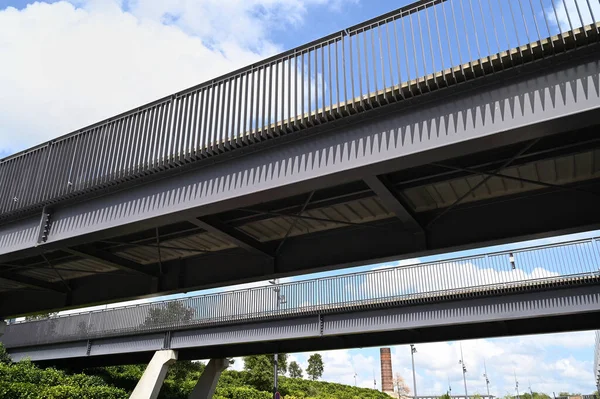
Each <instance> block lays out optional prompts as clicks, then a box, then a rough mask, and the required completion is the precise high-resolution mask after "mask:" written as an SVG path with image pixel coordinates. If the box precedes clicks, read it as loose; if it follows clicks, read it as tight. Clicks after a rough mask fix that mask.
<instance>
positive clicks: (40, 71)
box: [0, 0, 600, 395]
mask: <svg viewBox="0 0 600 399" xmlns="http://www.w3.org/2000/svg"><path fill="white" fill-rule="evenodd" d="M568 1H571V2H572V1H575V0H568ZM577 1H579V0H577ZM29 3H30V2H28V1H10V0H0V59H2V68H0V87H2V90H1V91H0V158H2V157H3V156H6V155H9V154H11V153H13V152H15V151H19V150H22V149H24V148H27V147H29V146H32V145H35V144H38V143H40V142H43V141H45V140H48V139H51V138H53V137H56V136H58V135H62V134H64V133H67V132H70V131H73V130H75V129H78V128H80V127H82V126H85V125H87V124H90V123H93V122H95V121H97V120H99V119H101V118H105V117H109V116H111V115H114V114H117V113H119V112H122V111H124V110H126V109H129V108H133V107H135V106H138V105H140V104H143V103H145V102H148V101H151V100H153V99H155V98H157V97H160V96H163V95H167V94H170V93H172V92H175V91H177V90H180V89H183V88H186V87H189V86H193V85H195V84H197V83H200V82H202V81H205V80H208V79H210V78H214V77H216V76H219V75H221V74H224V73H226V72H228V71H230V70H232V69H235V68H239V67H242V66H245V65H248V64H250V63H253V62H256V61H259V60H260V59H261V58H264V57H266V56H268V55H272V54H275V53H276V52H278V51H282V50H286V49H289V48H292V47H295V46H298V45H301V44H303V43H305V42H308V41H311V40H314V39H317V38H319V37H321V36H323V35H326V34H328V33H331V32H334V31H338V30H340V29H343V28H345V27H347V26H349V25H353V24H356V23H359V22H361V21H364V20H366V19H369V18H371V17H374V16H377V15H380V14H382V13H385V12H388V11H391V10H392V9H394V8H397V7H400V6H403V5H405V4H408V3H409V2H408V1H392V0H345V1H344V0H329V1H328V0H239V1H238V0H219V1H217V0H201V1H192V0H189V1H188V0H178V1H171V2H163V1H162V0H139V1H133V0H131V1H119V0H73V1H70V2H65V1H61V2H39V3H35V4H29ZM592 3H594V4H595V3H597V1H596V0H593V2H592ZM543 4H544V5H547V4H549V1H548V0H543ZM574 4H575V3H573V5H574ZM569 7H571V8H572V5H571V3H569V4H568V5H567V8H569ZM563 10H564V9H563ZM598 14H599V15H600V13H598ZM530 28H531V29H532V30H533V27H530ZM595 234H597V232H594V233H590V234H588V236H589V235H595ZM545 242H548V241H545ZM505 248H506V247H502V249H505ZM497 249H498V248H495V249H493V250H497ZM490 250H492V249H485V250H482V251H490ZM473 253H474V252H470V253H462V254H460V255H468V254H473ZM444 256H450V255H448V254H446V255H443V256H438V257H437V258H441V257H444ZM435 259H436V258H428V259H422V261H431V260H435ZM395 264H396V263H393V264H389V265H388V266H392V265H395ZM380 266H381V265H375V266H370V267H368V268H363V269H361V270H365V269H369V268H373V267H380ZM331 274H332V273H326V274H321V275H320V276H327V275H331ZM310 277H315V276H310ZM303 278H304V277H303ZM462 345H463V349H464V352H465V357H466V363H467V367H468V369H469V374H468V375H467V376H468V379H469V381H468V383H469V386H470V387H471V390H472V391H473V392H480V393H483V392H484V390H485V386H484V384H483V378H482V377H481V375H482V373H483V360H484V359H485V360H486V362H487V365H488V373H489V375H490V379H491V381H492V385H491V390H492V393H493V394H496V395H504V394H506V393H507V392H510V393H513V392H514V381H513V378H514V377H513V371H516V373H517V376H518V378H519V380H520V387H521V388H522V389H525V388H526V387H527V386H528V385H529V382H531V386H532V389H533V390H540V391H545V392H547V393H551V392H552V391H556V392H557V393H558V391H561V390H569V391H580V392H583V393H587V392H591V391H593V390H594V386H593V376H592V361H593V333H591V332H584V333H577V334H566V335H565V334H554V335H548V336H543V337H515V338H506V339H484V340H475V341H468V342H463V344H462ZM418 350H419V352H418V353H417V355H416V358H415V361H416V365H417V373H418V375H417V380H418V381H417V382H418V386H419V388H418V393H419V394H440V393H442V392H443V391H445V390H446V389H447V386H448V380H450V384H451V386H452V391H453V393H459V392H462V388H461V387H462V383H461V378H462V375H461V372H460V367H459V365H458V356H459V355H458V353H459V344H458V343H456V342H448V343H437V344H428V345H419V346H418ZM392 353H393V363H394V369H395V371H398V372H400V373H401V374H402V375H403V376H404V378H405V379H406V380H407V382H408V383H409V385H410V386H412V383H411V377H410V370H409V365H410V355H409V354H410V352H409V350H408V348H407V347H406V346H398V347H393V349H392ZM323 355H324V357H325V360H326V365H325V368H326V372H325V376H324V378H325V379H327V380H330V381H338V382H344V383H349V384H353V383H354V378H353V375H354V372H356V373H357V383H358V384H359V385H361V386H368V387H372V386H373V374H375V379H376V380H377V386H378V387H379V384H380V378H379V369H378V349H377V348H371V349H352V350H342V351H331V352H324V353H323ZM293 356H294V357H295V358H296V359H297V360H298V361H299V362H300V363H301V364H302V365H305V364H306V358H307V355H306V354H297V355H293ZM240 366H241V362H237V363H236V366H235V367H236V368H237V367H240Z"/></svg>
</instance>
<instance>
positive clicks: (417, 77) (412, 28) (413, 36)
mask: <svg viewBox="0 0 600 399" xmlns="http://www.w3.org/2000/svg"><path fill="white" fill-rule="evenodd" d="M407 17H408V21H409V22H410V37H411V41H412V47H413V60H414V62H415V81H416V85H417V89H418V90H419V92H420V93H421V94H423V89H422V88H421V83H420V82H419V77H420V76H419V74H420V72H419V62H418V60H417V59H418V57H417V43H416V40H415V28H414V26H413V21H412V15H411V14H410V13H409V14H408V15H407ZM425 78H427V76H425ZM425 80H427V79H425Z"/></svg>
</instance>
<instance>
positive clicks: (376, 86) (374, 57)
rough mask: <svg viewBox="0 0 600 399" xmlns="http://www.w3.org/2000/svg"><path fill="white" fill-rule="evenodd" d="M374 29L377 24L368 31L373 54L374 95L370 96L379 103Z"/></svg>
mask: <svg viewBox="0 0 600 399" xmlns="http://www.w3.org/2000/svg"><path fill="white" fill-rule="evenodd" d="M375 29H377V26H376V25H375V26H372V27H371V29H369V32H370V33H371V55H372V56H373V83H374V86H375V96H374V97H371V96H369V97H370V98H373V101H374V103H375V104H379V95H378V93H379V84H378V83H377V55H376V54H375V53H376V48H377V47H376V46H375Z"/></svg>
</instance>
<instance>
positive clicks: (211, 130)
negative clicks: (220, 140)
mask: <svg viewBox="0 0 600 399" xmlns="http://www.w3.org/2000/svg"><path fill="white" fill-rule="evenodd" d="M218 87H219V85H218V84H214V83H213V84H211V85H210V88H209V92H210V110H209V111H208V130H207V134H208V143H207V151H208V153H209V154H212V153H213V149H214V145H215V141H216V140H215V137H216V133H215V129H216V128H215V119H216V118H215V112H216V104H215V101H218V99H217V95H218ZM215 152H216V151H215Z"/></svg>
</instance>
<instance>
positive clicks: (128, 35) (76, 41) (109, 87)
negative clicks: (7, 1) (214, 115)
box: [0, 0, 339, 153]
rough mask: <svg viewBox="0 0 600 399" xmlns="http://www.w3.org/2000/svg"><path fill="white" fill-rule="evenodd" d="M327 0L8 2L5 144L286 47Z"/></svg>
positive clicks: (0, 146)
mask: <svg viewBox="0 0 600 399" xmlns="http://www.w3.org/2000/svg"><path fill="white" fill-rule="evenodd" d="M338 3H339V2H333V4H331V3H328V2H327V1H325V0H244V1H242V0H202V1H193V0H177V1H172V2H163V1H158V0H136V1H129V2H124V1H116V0H113V1H110V0H79V1H75V0H74V1H73V2H72V3H70V2H66V1H60V2H57V3H52V4H47V3H34V4H31V5H28V6H27V7H26V8H25V9H23V10H17V9H14V8H7V9H5V10H0V59H2V68H0V87H2V90H1V91H0V152H9V153H10V152H14V151H17V150H20V149H23V148H25V147H28V146H31V145H34V144H37V143H39V142H42V141H44V140H48V139H51V138H54V137H57V136H59V135H62V134H65V133H68V132H70V131H73V130H76V129H79V128H82V127H84V126H85V125H88V124H91V123H94V122H97V121H99V120H101V119H103V118H106V117H110V116H112V115H115V114H118V113H120V112H123V111H126V110H128V109H131V108H134V107H137V106H140V105H142V104H144V103H146V102H149V101H152V100H155V99H157V98H159V97H162V96H165V95H168V94H171V93H173V92H175V91H178V90H181V89H184V88H186V87H189V86H193V85H195V84H198V83H201V82H203V81H206V80H209V79H211V78H214V77H217V76H219V75H222V74H224V73H226V72H228V71H230V70H233V69H236V68H239V67H242V66H245V65H248V64H251V63H253V62H256V61H258V60H260V59H261V58H264V57H265V56H267V55H270V54H273V53H275V52H276V51H278V50H280V46H279V44H278V43H277V42H276V41H275V40H274V36H275V33H276V31H277V29H281V27H282V26H288V27H289V26H292V27H294V26H295V27H298V25H299V24H301V23H302V22H303V20H304V18H305V16H306V14H307V11H308V7H309V6H316V5H318V6H327V7H333V8H335V7H336V6H337V5H339V4H338Z"/></svg>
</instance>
